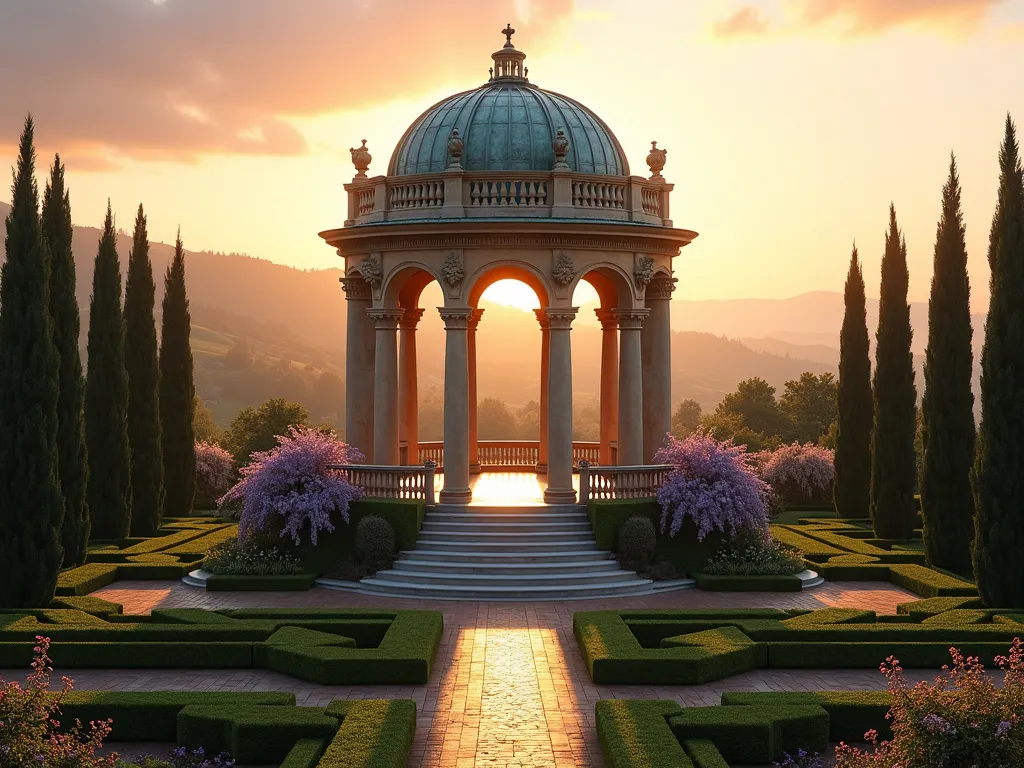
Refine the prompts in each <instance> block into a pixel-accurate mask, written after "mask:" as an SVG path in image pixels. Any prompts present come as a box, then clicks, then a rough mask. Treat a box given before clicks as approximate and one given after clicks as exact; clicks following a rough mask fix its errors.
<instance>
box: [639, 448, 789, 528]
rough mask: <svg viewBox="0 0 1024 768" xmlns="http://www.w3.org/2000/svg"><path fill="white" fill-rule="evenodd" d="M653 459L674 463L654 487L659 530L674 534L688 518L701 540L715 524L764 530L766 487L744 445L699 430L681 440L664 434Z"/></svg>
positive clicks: (767, 492)
mask: <svg viewBox="0 0 1024 768" xmlns="http://www.w3.org/2000/svg"><path fill="white" fill-rule="evenodd" d="M654 460H655V461H657V462H660V463H662V464H671V465H672V466H674V467H675V469H674V470H673V471H672V472H671V473H670V474H669V476H668V480H666V481H665V484H664V485H663V486H662V487H661V488H660V489H659V491H658V503H659V504H661V530H662V532H663V533H664V532H665V531H668V533H669V535H671V536H675V535H676V534H677V533H679V530H680V528H682V526H683V522H684V520H685V519H686V518H687V517H689V518H691V519H692V520H693V522H694V523H695V524H696V526H697V538H698V539H699V540H701V541H703V540H704V538H705V537H706V536H707V535H708V534H709V533H711V531H713V530H716V529H717V530H719V531H722V532H723V533H727V534H729V535H730V536H735V535H736V534H737V533H739V532H741V531H743V532H753V533H759V534H762V535H764V536H767V535H768V520H769V518H768V506H767V504H766V498H767V496H768V494H769V493H770V491H771V489H770V487H769V486H768V484H767V483H765V482H764V481H763V480H761V479H760V478H759V477H758V476H757V473H756V472H755V471H754V468H753V466H752V464H751V461H750V456H749V455H748V454H747V452H746V449H745V448H744V447H743V446H738V445H734V444H733V442H732V441H731V440H726V441H724V442H720V441H718V440H716V439H715V438H713V437H712V436H711V435H709V434H706V433H704V432H701V431H697V432H694V433H693V434H692V435H690V436H689V437H687V438H686V439H685V440H677V439H675V438H674V437H672V436H671V435H669V436H668V437H667V438H666V443H665V446H664V447H663V448H661V450H659V451H658V453H657V454H655V457H654Z"/></svg>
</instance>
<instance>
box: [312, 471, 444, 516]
mask: <svg viewBox="0 0 1024 768" xmlns="http://www.w3.org/2000/svg"><path fill="white" fill-rule="evenodd" d="M328 469H330V470H334V471H336V472H339V473H341V474H342V475H343V476H344V477H345V478H346V479H347V480H348V481H349V482H350V483H351V484H352V485H354V486H356V487H358V488H361V489H362V491H363V495H364V496H372V497H374V498H380V499H422V500H423V501H424V502H426V505H427V506H428V507H432V506H434V503H435V502H434V498H435V496H434V472H435V468H434V467H433V466H432V465H431V464H429V463H425V464H424V465H423V466H411V467H390V466H383V465H375V464H331V465H328Z"/></svg>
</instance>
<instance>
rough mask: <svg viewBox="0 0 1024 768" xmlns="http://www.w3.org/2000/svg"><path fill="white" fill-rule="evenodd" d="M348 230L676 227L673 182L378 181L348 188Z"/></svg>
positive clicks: (457, 176) (554, 178) (569, 178)
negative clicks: (553, 222)
mask: <svg viewBox="0 0 1024 768" xmlns="http://www.w3.org/2000/svg"><path fill="white" fill-rule="evenodd" d="M346 189H347V190H348V193H349V216H348V221H347V224H346V225H347V226H350V225H352V224H364V223H370V222H377V221H401V220H403V219H411V218H417V219H420V218H438V219H440V218H445V219H451V218H460V217H461V218H473V217H494V216H522V215H524V214H523V213H522V212H521V209H523V208H527V209H529V214H528V215H529V216H530V217H532V218H545V217H550V218H574V217H578V218H583V219H607V220H612V221H639V222H643V223H646V224H659V225H662V226H671V224H672V223H671V221H670V220H669V218H668V202H669V194H670V193H671V191H672V185H671V184H665V183H663V182H662V183H659V182H652V181H650V180H649V179H645V178H643V177H640V176H603V175H595V174H579V173H572V172H566V171H557V172H556V171H552V172H541V171H523V172H518V173H507V172H500V171H459V172H453V171H451V170H450V169H449V170H448V171H445V172H444V173H443V174H442V173H434V174H426V173H424V174H417V175H414V176H397V177H388V176H377V177H374V178H370V179H361V180H358V181H353V182H352V183H350V184H348V185H346Z"/></svg>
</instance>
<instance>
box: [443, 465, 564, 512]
mask: <svg viewBox="0 0 1024 768" xmlns="http://www.w3.org/2000/svg"><path fill="white" fill-rule="evenodd" d="M469 485H470V488H472V490H473V501H472V502H470V504H471V506H475V507H539V506H543V504H544V489H545V488H547V486H548V484H547V478H546V477H545V476H544V475H538V474H535V473H533V472H489V471H488V472H481V473H480V474H479V475H473V476H471V477H470V481H469ZM572 485H573V488H575V489H576V493H577V498H578V496H579V490H580V478H579V475H573V476H572ZM434 488H435V489H436V491H437V492H438V493H440V490H441V489H442V488H444V475H443V474H439V475H437V476H436V477H435V478H434Z"/></svg>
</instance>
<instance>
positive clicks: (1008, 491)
mask: <svg viewBox="0 0 1024 768" xmlns="http://www.w3.org/2000/svg"><path fill="white" fill-rule="evenodd" d="M988 260H989V266H990V268H991V274H992V276H991V284H990V287H991V298H990V302H989V312H988V318H987V321H986V326H985V343H984V347H983V350H982V378H981V407H982V419H981V425H980V428H979V430H978V433H977V441H976V440H975V425H974V415H973V407H974V395H973V394H972V391H971V376H972V364H973V353H972V349H971V341H972V334H973V331H972V328H971V315H970V281H969V279H968V274H967V247H966V235H965V228H964V222H963V213H962V209H961V189H960V179H959V175H958V172H957V165H956V158H955V157H951V159H950V165H949V175H948V178H947V181H946V184H945V186H944V187H943V190H942V212H941V216H940V219H939V223H938V227H937V231H936V238H935V252H934V262H933V266H934V271H933V275H932V283H931V294H930V298H929V306H928V315H929V318H928V319H929V325H928V345H927V350H926V353H925V367H924V379H925V381H924V395H923V398H922V403H921V411H922V442H923V445H924V461H923V468H922V472H921V478H920V491H921V505H922V509H923V517H924V531H923V534H924V546H925V553H926V556H927V559H928V562H929V564H931V565H933V566H936V567H939V568H942V569H945V570H949V571H953V572H955V573H960V574H964V575H967V576H970V575H972V574H973V575H974V578H975V579H976V581H977V584H978V590H979V592H980V593H981V596H982V599H983V600H984V601H985V602H986V604H988V605H993V606H999V607H1013V608H1019V607H1024V581H1022V580H1021V578H1020V574H1021V573H1024V307H1022V305H1021V303H1020V297H1021V296H1022V295H1024V171H1022V169H1021V161H1020V155H1019V147H1018V144H1017V139H1016V130H1015V127H1014V125H1013V121H1012V120H1011V119H1010V118H1009V117H1007V121H1006V133H1005V137H1004V140H1003V145H1002V147H1001V150H1000V182H999V198H998V203H997V208H996V213H995V216H994V218H993V222H992V229H991V233H990V241H989V252H988ZM908 278H909V273H908V270H907V249H906V242H905V240H904V238H903V235H902V233H901V232H900V229H899V225H898V223H897V220H896V211H895V208H894V207H892V206H890V209H889V230H888V232H887V233H886V238H885V252H884V255H883V257H882V281H881V292H880V301H879V319H878V331H877V335H876V345H875V370H874V379H873V381H872V380H871V370H870V369H871V365H870V361H869V344H868V332H867V323H866V307H865V292H864V276H863V271H862V267H861V264H860V261H859V258H858V254H857V249H856V247H855V248H854V250H853V256H852V258H851V261H850V269H849V273H848V275H847V280H846V291H845V303H846V308H845V316H844V320H843V329H842V334H841V341H840V364H839V431H838V436H837V442H836V453H835V463H836V480H835V491H834V494H835V495H834V501H835V506H836V510H837V511H838V512H839V514H840V515H841V516H843V517H863V516H864V515H865V513H868V514H870V516H871V518H872V521H873V525H874V529H875V535H876V536H878V537H879V538H887V539H907V538H910V537H911V535H912V534H913V531H914V527H915V522H916V505H915V502H914V475H915V473H916V468H915V455H914V432H915V426H916V425H915V421H916V403H915V400H916V389H915V385H914V369H913V355H912V353H911V341H912V338H913V336H912V334H913V331H912V329H911V327H910V307H909V304H908V303H907V284H908ZM972 542H973V544H972Z"/></svg>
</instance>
